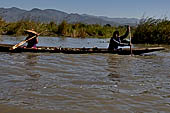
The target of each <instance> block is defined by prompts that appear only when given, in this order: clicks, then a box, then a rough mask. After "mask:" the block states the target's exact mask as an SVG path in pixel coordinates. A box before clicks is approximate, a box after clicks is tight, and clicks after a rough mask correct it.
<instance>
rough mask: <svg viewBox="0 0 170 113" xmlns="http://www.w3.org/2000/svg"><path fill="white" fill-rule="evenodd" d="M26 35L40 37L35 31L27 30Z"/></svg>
mask: <svg viewBox="0 0 170 113" xmlns="http://www.w3.org/2000/svg"><path fill="white" fill-rule="evenodd" d="M25 33H27V34H33V35H38V33H37V32H35V31H34V30H25Z"/></svg>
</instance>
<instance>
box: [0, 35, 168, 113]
mask: <svg viewBox="0 0 170 113" xmlns="http://www.w3.org/2000/svg"><path fill="white" fill-rule="evenodd" d="M12 39H13V40H12ZM12 39H11V37H6V36H4V37H1V38H0V40H1V42H0V43H8V42H10V43H12V44H14V43H17V42H18V41H19V40H21V39H23V37H21V38H17V39H15V38H12ZM107 42H108V39H106V40H104V39H90V38H89V39H74V38H65V39H60V38H54V37H51V39H48V38H45V37H42V38H40V43H41V44H40V45H46V46H63V47H82V46H85V47H86V46H89V47H93V46H97V47H107V45H108V43H107ZM166 48H167V50H165V51H159V52H154V53H149V54H145V55H141V56H121V55H112V54H58V53H0V113H1V112H2V113H11V112H13V113H23V112H25V113H56V112H59V113H113V112H115V113H132V112H134V113H142V112H148V113H150V112H152V113H160V112H161V113H168V112H170V74H169V73H170V71H169V69H170V47H169V46H167V47H166Z"/></svg>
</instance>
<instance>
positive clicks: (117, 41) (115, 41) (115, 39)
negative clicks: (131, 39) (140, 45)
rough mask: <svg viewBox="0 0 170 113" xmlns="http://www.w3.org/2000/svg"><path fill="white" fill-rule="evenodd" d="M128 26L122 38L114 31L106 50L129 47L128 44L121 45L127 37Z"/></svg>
mask: <svg viewBox="0 0 170 113" xmlns="http://www.w3.org/2000/svg"><path fill="white" fill-rule="evenodd" d="M129 31H130V26H127V31H126V33H125V34H124V35H123V36H119V31H115V32H114V33H113V36H112V37H111V39H110V43H109V47H108V50H117V49H118V46H129V45H130V44H129V43H128V44H127V43H121V41H123V39H125V38H126V37H127V36H128V35H129Z"/></svg>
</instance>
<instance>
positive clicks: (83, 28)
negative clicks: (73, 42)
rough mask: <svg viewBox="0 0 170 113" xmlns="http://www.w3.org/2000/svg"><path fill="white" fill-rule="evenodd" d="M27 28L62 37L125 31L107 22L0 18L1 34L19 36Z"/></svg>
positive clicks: (109, 34)
mask: <svg viewBox="0 0 170 113" xmlns="http://www.w3.org/2000/svg"><path fill="white" fill-rule="evenodd" d="M27 29H33V30H35V31H37V32H38V33H41V35H42V36H58V37H60V36H63V37H82V38H85V37H99V38H109V37H111V36H112V34H113V32H114V31H115V30H119V31H120V34H122V33H124V32H125V31H126V27H122V26H119V27H115V26H111V25H109V24H107V25H105V26H101V25H98V24H94V25H88V24H83V23H75V24H69V23H67V22H66V21H63V22H62V23H61V24H59V25H57V24H56V23H55V22H50V23H48V24H45V23H38V22H34V21H23V20H21V21H18V22H12V23H7V22H5V21H3V20H2V18H0V34H1V35H13V36H20V35H25V34H24V31H25V30H27Z"/></svg>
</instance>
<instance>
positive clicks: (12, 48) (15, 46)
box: [9, 35, 38, 50]
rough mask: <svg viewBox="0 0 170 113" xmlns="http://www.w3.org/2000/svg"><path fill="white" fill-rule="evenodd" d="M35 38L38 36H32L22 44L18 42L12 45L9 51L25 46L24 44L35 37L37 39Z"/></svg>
mask: <svg viewBox="0 0 170 113" xmlns="http://www.w3.org/2000/svg"><path fill="white" fill-rule="evenodd" d="M37 36H38V35H34V36H33V37H31V38H29V39H28V40H24V41H22V42H20V43H18V44H16V45H14V46H12V47H11V48H10V49H9V50H14V49H16V48H18V47H19V46H21V45H23V44H25V43H26V42H28V41H29V40H32V39H33V38H35V37H37Z"/></svg>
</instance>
